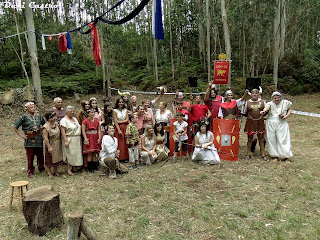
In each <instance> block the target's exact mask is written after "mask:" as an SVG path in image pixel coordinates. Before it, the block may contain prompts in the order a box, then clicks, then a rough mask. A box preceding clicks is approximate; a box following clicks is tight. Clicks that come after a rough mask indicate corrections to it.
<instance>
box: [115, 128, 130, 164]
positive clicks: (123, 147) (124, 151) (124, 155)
mask: <svg viewBox="0 0 320 240" xmlns="http://www.w3.org/2000/svg"><path fill="white" fill-rule="evenodd" d="M127 125H128V123H120V124H119V128H120V130H121V132H122V135H120V134H119V132H118V129H117V128H116V130H115V133H114V136H115V137H116V138H117V139H118V149H119V150H120V154H119V160H120V161H123V160H127V159H129V152H128V144H127V141H126V131H127Z"/></svg>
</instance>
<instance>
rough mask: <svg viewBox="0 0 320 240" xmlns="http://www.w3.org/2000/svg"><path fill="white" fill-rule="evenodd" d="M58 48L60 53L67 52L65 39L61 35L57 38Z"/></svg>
mask: <svg viewBox="0 0 320 240" xmlns="http://www.w3.org/2000/svg"><path fill="white" fill-rule="evenodd" d="M59 47H60V51H61V52H62V53H63V52H65V51H67V38H66V36H65V35H63V34H62V33H61V34H60V36H59Z"/></svg>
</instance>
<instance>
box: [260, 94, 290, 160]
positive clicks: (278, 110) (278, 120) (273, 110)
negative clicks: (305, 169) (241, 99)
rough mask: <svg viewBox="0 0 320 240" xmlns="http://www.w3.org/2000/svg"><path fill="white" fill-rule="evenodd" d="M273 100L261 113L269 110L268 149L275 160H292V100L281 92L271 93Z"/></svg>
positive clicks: (267, 126)
mask: <svg viewBox="0 0 320 240" xmlns="http://www.w3.org/2000/svg"><path fill="white" fill-rule="evenodd" d="M271 99H272V101H271V102H268V103H266V106H265V108H264V109H263V111H261V112H260V114H265V113H266V112H269V115H268V118H267V121H266V134H267V146H268V151H269V154H270V156H271V157H273V161H279V159H280V158H282V160H283V161H290V158H291V157H292V156H293V154H292V152H291V140H290V130H289V124H288V122H287V120H286V119H287V118H288V117H289V116H290V114H291V111H292V108H291V105H292V102H290V101H288V100H284V99H282V96H281V93H280V92H274V93H272V95H271Z"/></svg>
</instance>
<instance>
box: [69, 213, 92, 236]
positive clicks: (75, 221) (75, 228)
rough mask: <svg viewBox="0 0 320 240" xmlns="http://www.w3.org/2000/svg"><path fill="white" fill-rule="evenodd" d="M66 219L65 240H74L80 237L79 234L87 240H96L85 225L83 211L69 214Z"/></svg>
mask: <svg viewBox="0 0 320 240" xmlns="http://www.w3.org/2000/svg"><path fill="white" fill-rule="evenodd" d="M67 217H68V229H67V240H75V239H77V238H78V237H80V235H81V232H82V233H83V235H84V236H85V237H86V238H87V239H88V240H98V238H97V236H96V235H95V234H94V232H92V230H91V229H90V228H89V226H88V225H87V223H86V222H85V221H84V219H83V217H84V215H83V211H76V212H71V213H69V214H68V215H67Z"/></svg>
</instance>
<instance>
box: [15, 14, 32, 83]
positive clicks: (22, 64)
mask: <svg viewBox="0 0 320 240" xmlns="http://www.w3.org/2000/svg"><path fill="white" fill-rule="evenodd" d="M13 16H14V21H15V23H16V29H17V34H18V40H19V46H20V58H19V59H20V63H21V68H22V75H24V76H25V77H26V79H27V81H28V85H29V84H30V80H29V76H28V72H27V71H26V68H25V64H24V57H23V47H22V43H21V38H20V31H19V23H18V19H17V15H16V9H14V10H13ZM18 57H19V55H18ZM22 77H23V76H22Z"/></svg>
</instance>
